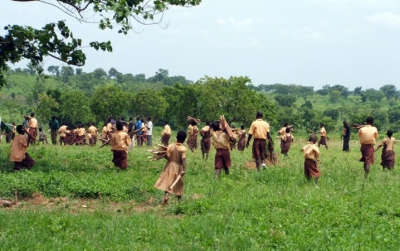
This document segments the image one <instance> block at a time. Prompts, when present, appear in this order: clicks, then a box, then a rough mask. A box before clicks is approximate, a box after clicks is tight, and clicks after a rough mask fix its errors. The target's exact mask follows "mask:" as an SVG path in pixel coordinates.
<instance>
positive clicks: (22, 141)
mask: <svg viewBox="0 0 400 251" xmlns="http://www.w3.org/2000/svg"><path fill="white" fill-rule="evenodd" d="M17 133H18V135H17V136H15V139H14V140H13V142H12V144H11V154H10V161H11V162H14V170H15V171H18V170H21V169H23V168H26V169H31V168H32V167H33V166H34V165H35V160H34V159H32V157H31V156H29V154H28V153H27V152H26V149H27V148H28V139H27V138H26V137H25V135H24V134H25V130H24V129H23V126H22V125H18V126H17Z"/></svg>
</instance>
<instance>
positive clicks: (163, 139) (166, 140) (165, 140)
mask: <svg viewBox="0 0 400 251" xmlns="http://www.w3.org/2000/svg"><path fill="white" fill-rule="evenodd" d="M169 138H171V135H169V134H164V135H163V136H162V137H161V143H163V145H164V146H168V143H169Z"/></svg>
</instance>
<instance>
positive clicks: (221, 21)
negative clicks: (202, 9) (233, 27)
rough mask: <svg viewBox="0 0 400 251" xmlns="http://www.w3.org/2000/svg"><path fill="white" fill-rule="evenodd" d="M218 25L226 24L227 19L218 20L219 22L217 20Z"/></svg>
mask: <svg viewBox="0 0 400 251" xmlns="http://www.w3.org/2000/svg"><path fill="white" fill-rule="evenodd" d="M215 21H216V22H217V23H219V24H222V25H223V24H225V22H226V21H225V19H223V18H218V19H217V20H215Z"/></svg>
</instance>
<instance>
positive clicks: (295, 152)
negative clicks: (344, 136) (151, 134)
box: [0, 137, 400, 250]
mask: <svg viewBox="0 0 400 251" xmlns="http://www.w3.org/2000/svg"><path fill="white" fill-rule="evenodd" d="M297 139H298V141H296V142H295V143H294V144H293V146H292V148H291V150H290V152H289V158H283V157H282V156H280V158H279V162H278V163H277V165H276V166H270V167H268V168H267V169H266V170H265V171H261V172H257V171H256V170H254V169H248V168H247V167H246V166H245V163H246V162H247V161H249V160H251V150H250V149H249V148H248V149H246V150H245V152H243V153H240V152H237V151H233V152H232V153H231V157H232V163H233V166H232V169H231V173H230V174H229V175H225V174H221V177H220V178H219V179H218V180H215V179H214V178H213V176H214V169H213V160H214V153H215V152H214V150H213V151H212V152H211V158H210V159H209V160H207V161H204V160H202V158H201V153H200V152H199V150H197V152H195V153H191V152H188V154H187V165H188V169H187V174H186V176H185V193H184V197H183V199H182V202H181V203H179V204H178V202H177V200H176V199H175V198H174V197H173V196H172V197H171V199H170V205H169V206H168V207H163V206H161V199H162V196H163V192H162V191H158V190H156V189H154V188H153V185H154V183H155V181H156V180H157V178H158V175H159V173H160V172H161V170H162V168H163V167H164V164H165V161H164V160H160V161H157V162H150V161H148V159H147V158H146V157H147V156H148V153H147V152H146V149H148V148H147V147H142V148H134V149H133V150H132V151H131V152H130V153H129V167H128V170H127V171H126V172H116V170H115V169H114V167H113V165H112V163H111V158H112V155H111V151H110V149H107V147H105V148H101V149H100V148H99V147H98V146H97V147H89V146H84V147H77V146H67V147H60V146H55V147H54V146H51V145H50V146H33V147H30V148H29V150H28V152H29V153H30V154H31V155H32V156H33V157H34V158H35V160H36V162H37V164H36V166H35V167H34V168H33V169H32V170H30V171H21V172H17V173H14V172H12V164H11V163H10V162H9V161H8V155H9V151H10V150H9V145H6V144H4V143H2V144H1V145H0V170H1V173H0V197H6V198H9V199H11V198H12V194H13V191H14V190H15V189H16V190H18V192H19V195H20V197H21V198H20V199H22V201H21V202H20V203H19V204H18V205H17V206H15V207H13V208H11V209H6V208H5V209H0V243H2V245H0V249H1V250H271V249H276V250H398V247H400V240H399V238H398V234H399V232H400V209H399V207H398V205H399V203H398V198H399V196H400V190H399V177H400V175H399V171H398V166H396V168H395V170H393V171H392V172H389V171H385V172H383V171H382V169H381V167H380V166H379V162H380V153H376V156H375V158H376V160H375V163H376V164H375V165H373V167H372V170H371V173H370V178H369V179H367V180H364V179H363V169H362V163H360V162H358V159H359V157H360V153H359V150H358V149H359V144H358V142H356V141H352V142H351V152H349V153H343V152H342V151H341V141H334V140H331V141H329V144H330V145H329V147H330V148H329V150H326V149H325V148H321V149H320V150H321V157H320V159H321V164H320V167H321V172H322V176H321V179H320V182H319V184H318V188H316V187H315V186H314V184H313V182H308V181H307V180H306V179H305V178H304V174H303V157H302V154H301V152H300V149H301V147H302V146H303V144H305V143H306V141H305V140H304V139H302V137H297ZM276 146H278V142H276ZM276 150H278V149H276ZM396 160H397V161H398V158H396ZM33 193H40V194H42V195H43V196H45V197H47V198H59V197H67V199H66V202H60V200H57V199H53V200H52V201H53V202H52V203H46V204H43V205H42V204H39V205H32V203H31V202H30V200H29V197H30V196H31V195H32V194H33ZM26 200H27V202H25V201H26ZM81 204H85V206H86V207H82V206H81Z"/></svg>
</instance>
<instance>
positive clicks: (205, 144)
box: [200, 121, 211, 160]
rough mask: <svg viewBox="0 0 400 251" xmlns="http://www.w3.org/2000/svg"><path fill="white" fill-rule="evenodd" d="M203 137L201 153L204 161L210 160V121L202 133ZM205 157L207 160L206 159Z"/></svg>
mask: <svg viewBox="0 0 400 251" xmlns="http://www.w3.org/2000/svg"><path fill="white" fill-rule="evenodd" d="M200 135H201V137H202V138H201V140H200V144H201V153H202V155H203V159H205V160H207V159H208V154H209V153H210V147H211V128H210V121H207V122H206V125H205V126H204V127H203V128H202V129H201V131H200ZM204 156H205V158H204Z"/></svg>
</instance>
